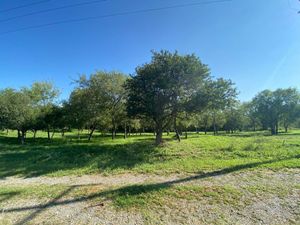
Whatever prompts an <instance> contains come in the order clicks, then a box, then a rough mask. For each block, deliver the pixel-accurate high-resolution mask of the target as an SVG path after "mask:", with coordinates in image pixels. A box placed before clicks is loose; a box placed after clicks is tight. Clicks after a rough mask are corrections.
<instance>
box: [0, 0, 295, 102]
mask: <svg viewBox="0 0 300 225" xmlns="http://www.w3.org/2000/svg"><path fill="white" fill-rule="evenodd" d="M37 1H38V0H26V1H25V0H11V1H0V88H5V87H14V88H18V87H21V86H27V85H30V84H31V83H32V82H34V81H41V80H46V81H53V82H54V83H55V84H56V86H58V87H59V88H60V89H61V91H62V96H61V98H67V96H68V95H69V93H70V91H71V90H72V88H73V86H72V80H73V79H76V78H77V77H78V75H79V74H83V73H84V74H90V73H93V72H94V71H96V70H118V71H122V72H125V73H131V74H132V73H134V68H135V67H136V66H137V65H141V64H143V63H145V62H147V61H149V60H150V57H151V54H150V51H151V50H161V49H166V50H171V51H173V50H178V51H179V52H180V53H182V54H185V53H195V54H196V55H198V56H199V57H200V58H201V60H202V61H203V62H204V63H206V64H208V65H209V67H210V68H211V72H212V75H213V76H215V77H220V76H222V77H225V78H230V79H232V80H233V81H234V82H235V83H236V85H237V87H238V89H239V91H240V96H239V97H240V99H241V100H243V101H245V100H249V99H251V98H252V97H253V96H254V95H255V94H256V93H257V92H258V91H261V90H263V89H266V88H269V89H275V88H278V87H290V86H292V87H297V88H300V14H297V9H299V10H300V2H298V0H290V1H289V0H263V1H262V0H232V1H230V2H224V3H215V4H206V5H199V6H193V7H186V8H177V9H171V10H162V11H156V12H149V13H143V14H134V15H126V16H115V17H110V18H105V19H99V20H90V21H84V22H78V23H71V24H62V25H56V26H49V27H44V28H40V29H32V30H25V31H20V32H15V33H9V34H5V35H1V33H4V32H6V31H11V30H15V29H20V28H23V27H28V26H35V25H40V24H45V23H51V22H56V21H61V20H66V19H77V18H81V17H86V16H98V15H105V14H112V13H119V12H125V11H132V10H139V9H148V8H157V7H164V6H172V5H177V4H183V3H190V2H201V1H205V0H152V1H139V0H106V1H104V2H101V3H97V4H92V5H86V6H83V7H77V8H69V9H65V10H60V11H59V10H58V11H55V12H49V13H45V14H41V15H35V16H30V17H26V18H22V19H16V20H11V21H7V22H1V20H4V19H7V18H9V17H12V16H18V15H22V14H24V13H30V12H35V11H39V10H43V9H48V8H53V7H58V6H63V5H67V4H73V3H74V2H76V3H80V2H86V1H90V0H63V1H62V0H49V1H48V2H45V3H42V4H38V5H34V6H32V7H27V8H20V9H17V10H12V11H9V12H1V10H2V9H8V8H12V7H15V6H19V5H23V4H27V3H31V2H37ZM207 1H209V0H207Z"/></svg>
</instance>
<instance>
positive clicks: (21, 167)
mask: <svg viewBox="0 0 300 225" xmlns="http://www.w3.org/2000/svg"><path fill="white" fill-rule="evenodd" d="M1 142H4V143H5V144H4V145H5V148H6V149H5V150H3V151H2V150H0V178H2V179H4V178H5V177H9V176H24V177H33V176H41V175H46V174H50V173H54V172H63V171H66V170H72V169H76V170H77V169H82V168H85V167H92V168H93V170H95V172H97V171H98V172H103V171H112V170H118V169H131V168H133V167H135V166H137V165H140V164H143V163H151V162H153V160H155V158H156V157H159V156H160V155H161V153H159V148H156V147H155V145H154V144H153V142H152V140H145V139H142V140H134V141H133V142H124V143H121V144H119V143H118V142H117V143H113V142H112V143H110V144H105V143H99V142H86V141H82V142H65V141H59V140H54V141H53V142H50V143H49V142H48V143H47V141H45V140H38V141H37V142H36V143H35V144H33V143H31V144H27V145H24V146H21V147H20V146H19V145H18V144H10V145H9V144H7V143H11V142H12V141H11V140H10V139H8V140H6V139H5V140H3V138H2V140H0V147H1V146H3V144H2V143H1Z"/></svg>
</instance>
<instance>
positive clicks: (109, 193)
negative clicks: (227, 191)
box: [0, 155, 300, 225]
mask: <svg viewBox="0 0 300 225" xmlns="http://www.w3.org/2000/svg"><path fill="white" fill-rule="evenodd" d="M293 158H296V159H299V158H300V155H296V156H294V157H289V158H282V159H278V160H268V161H264V162H256V163H247V164H241V165H237V166H233V167H228V168H224V169H221V170H217V171H212V172H208V173H201V174H197V175H194V176H189V177H185V178H181V179H175V180H171V181H166V182H160V183H153V184H137V185H130V186H125V187H121V188H117V189H112V190H106V191H101V192H98V193H94V194H90V195H87V196H83V197H77V198H72V199H67V200H62V198H63V197H64V196H66V195H67V194H68V193H70V192H71V191H72V190H74V189H75V188H77V187H79V186H70V187H69V188H67V189H66V190H65V191H63V192H62V193H61V194H60V195H58V196H57V197H56V198H54V199H52V200H51V201H49V202H48V203H46V204H38V205H34V206H28V207H16V208H7V209H0V211H2V212H3V213H13V212H22V211H30V210H34V212H33V213H31V214H29V215H28V216H27V217H25V218H24V219H22V220H21V221H19V222H18V223H17V225H19V224H24V223H26V222H29V221H31V220H33V219H34V218H35V217H36V216H37V215H38V214H41V213H42V212H43V211H44V210H46V209H48V208H51V207H55V206H63V205H70V204H75V203H80V202H87V201H89V200H93V199H96V198H100V197H102V198H104V199H108V200H111V201H113V202H114V201H116V200H117V199H118V198H120V197H125V198H130V197H137V198H138V197H139V196H141V195H142V194H147V193H155V192H157V191H160V190H164V189H168V188H171V187H172V186H174V185H177V184H183V183H187V182H190V181H194V180H201V179H204V178H209V177H216V176H221V175H226V174H230V173H233V172H238V171H242V170H246V169H251V168H255V167H258V166H260V165H264V164H269V163H274V162H279V161H285V160H289V159H293ZM80 186H85V185H80Z"/></svg>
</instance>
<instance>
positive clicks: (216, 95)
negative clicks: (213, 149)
mask: <svg viewBox="0 0 300 225" xmlns="http://www.w3.org/2000/svg"><path fill="white" fill-rule="evenodd" d="M76 83H77V86H76V88H75V89H74V90H73V91H72V93H71V95H70V97H69V99H68V101H64V102H60V103H58V102H57V99H58V96H59V91H58V89H57V88H55V87H54V86H53V84H51V83H48V82H37V83H34V84H33V85H32V86H31V87H29V88H22V89H20V90H14V89H5V90H2V91H1V92H0V126H1V128H2V129H13V130H17V131H18V138H19V140H20V142H21V143H24V141H25V137H26V133H27V132H28V131H32V132H33V133H34V137H35V135H36V132H37V131H38V130H45V131H47V133H48V139H51V138H52V137H53V135H54V132H57V131H59V132H61V134H62V135H64V132H65V131H66V130H70V129H77V130H78V132H80V130H82V129H88V130H89V137H88V139H89V140H90V139H91V138H92V136H93V133H94V131H95V130H101V131H110V132H111V136H112V138H113V139H114V138H115V136H116V132H117V131H123V132H124V138H126V137H127V134H129V133H131V132H132V131H135V132H145V131H148V132H149V131H151V132H154V133H155V135H156V144H160V143H161V142H162V134H163V132H168V133H169V131H174V132H175V134H176V135H175V137H176V139H178V140H179V141H180V138H181V136H182V133H185V136H186V137H187V131H188V130H194V131H197V132H199V131H200V130H202V131H204V132H205V133H206V132H207V131H209V130H212V131H213V132H214V134H217V133H218V131H219V130H226V131H227V132H234V131H236V130H257V129H270V130H271V133H272V134H274V135H275V134H277V133H278V130H279V127H280V126H282V127H284V128H285V130H286V131H287V129H288V127H289V126H290V125H291V124H292V123H295V122H296V121H297V119H298V118H299V117H300V107H299V99H300V98H299V93H298V91H297V90H296V89H292V88H289V89H278V90H276V91H269V90H265V91H263V92H261V93H259V94H258V95H256V96H255V98H254V99H253V100H252V101H251V102H248V103H243V104H242V103H240V102H239V101H238V100H237V95H238V92H237V89H236V87H235V86H234V83H233V82H232V81H231V80H226V79H223V78H219V79H214V78H213V77H212V76H211V75H210V70H209V68H208V66H207V65H205V64H203V63H202V62H201V61H200V59H199V58H198V57H196V56H195V55H193V54H192V55H179V54H178V53H177V52H175V53H170V52H168V51H161V52H153V55H152V60H151V61H150V62H149V63H146V64H144V65H141V66H139V67H137V68H136V71H135V74H134V75H132V76H128V75H125V74H122V73H119V72H105V71H100V72H96V73H95V74H92V75H90V76H86V75H82V76H80V78H79V79H78V81H77V82H76Z"/></svg>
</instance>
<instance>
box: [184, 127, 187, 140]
mask: <svg viewBox="0 0 300 225" xmlns="http://www.w3.org/2000/svg"><path fill="white" fill-rule="evenodd" d="M184 133H185V139H187V138H188V133H187V128H186V127H185V131H184Z"/></svg>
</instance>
